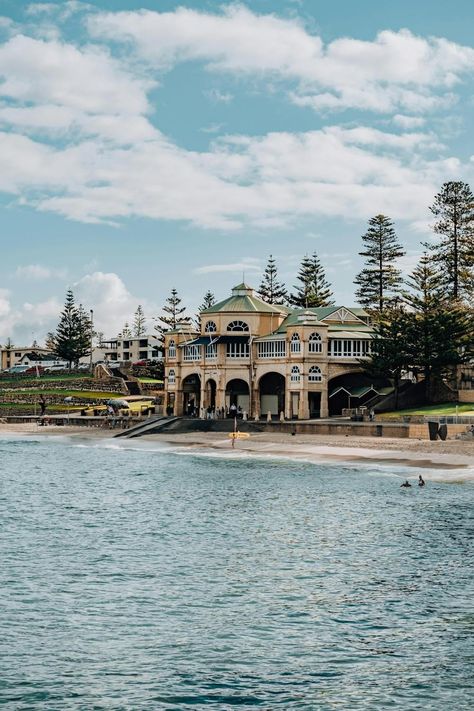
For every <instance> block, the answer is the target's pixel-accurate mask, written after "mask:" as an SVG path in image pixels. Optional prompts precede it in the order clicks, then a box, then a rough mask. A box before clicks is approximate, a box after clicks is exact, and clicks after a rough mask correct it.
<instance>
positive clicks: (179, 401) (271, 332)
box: [164, 283, 376, 419]
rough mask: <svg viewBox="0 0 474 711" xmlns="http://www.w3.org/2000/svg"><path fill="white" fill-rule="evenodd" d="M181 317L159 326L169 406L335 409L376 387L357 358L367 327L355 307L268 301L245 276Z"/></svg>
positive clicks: (363, 354)
mask: <svg viewBox="0 0 474 711" xmlns="http://www.w3.org/2000/svg"><path fill="white" fill-rule="evenodd" d="M200 321H201V329H200V330H196V329H194V328H193V327H191V326H190V325H189V323H183V324H178V326H177V328H176V329H174V330H171V331H168V332H166V334H165V340H164V347H165V394H166V406H167V411H168V412H169V413H171V412H173V413H174V414H176V415H185V414H191V413H194V414H196V413H198V414H200V415H201V416H203V414H204V413H205V411H206V410H207V408H211V409H212V410H213V411H214V410H218V411H220V412H223V411H224V412H228V411H229V409H230V407H231V406H232V405H235V406H236V407H237V408H238V409H240V410H241V411H242V412H244V411H245V412H246V413H247V414H248V416H249V417H252V418H261V417H267V416H268V413H270V414H271V416H272V417H281V416H282V415H281V413H283V416H284V417H285V418H286V419H307V418H313V417H327V416H328V415H330V414H340V413H341V411H342V409H343V408H345V407H354V406H357V405H360V404H361V403H363V402H364V399H368V398H370V397H373V396H374V395H375V394H376V387H375V386H374V385H373V384H371V383H370V382H369V380H368V378H367V376H366V375H365V374H364V369H363V366H362V364H361V363H362V362H363V360H364V358H367V357H368V356H369V354H370V352H371V341H372V338H373V330H372V327H371V325H370V319H369V315H368V314H367V312H366V311H364V310H363V309H361V308H358V307H357V308H349V307H345V306H327V307H324V308H308V309H292V308H288V307H286V306H280V305H273V304H268V303H266V302H265V301H262V299H260V298H258V297H257V296H256V295H255V292H254V290H253V289H252V288H251V287H250V286H248V285H247V284H245V283H242V284H239V285H238V286H236V287H234V288H233V289H232V293H231V295H230V296H229V297H228V298H227V299H224V300H223V301H220V302H219V303H217V304H215V305H213V306H211V307H210V308H208V309H205V310H204V311H202V312H201V313H200Z"/></svg>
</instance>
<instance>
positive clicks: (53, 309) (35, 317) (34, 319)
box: [23, 297, 62, 326]
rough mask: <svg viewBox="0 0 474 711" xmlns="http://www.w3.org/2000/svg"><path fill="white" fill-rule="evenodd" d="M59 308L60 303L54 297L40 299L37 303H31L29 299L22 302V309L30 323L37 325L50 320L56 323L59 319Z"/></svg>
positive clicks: (60, 306) (60, 308)
mask: <svg viewBox="0 0 474 711" xmlns="http://www.w3.org/2000/svg"><path fill="white" fill-rule="evenodd" d="M61 310H62V305H61V304H60V303H59V301H58V300H57V299H56V298H54V297H51V298H50V299H47V300H46V301H40V302H39V303H37V304H32V303H30V302H29V301H26V302H25V303H24V304H23V311H24V312H25V314H27V315H28V317H29V320H30V323H35V324H36V325H38V326H41V325H43V324H45V323H50V322H51V321H54V322H55V323H56V322H57V321H58V320H59V315H60V313H61Z"/></svg>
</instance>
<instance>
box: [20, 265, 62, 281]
mask: <svg viewBox="0 0 474 711" xmlns="http://www.w3.org/2000/svg"><path fill="white" fill-rule="evenodd" d="M15 275H16V276H17V277H20V278H21V279H64V278H65V277H66V275H67V270H66V269H52V268H50V267H44V266H42V265H41V264H28V265H26V266H24V267H18V268H17V270H16V272H15Z"/></svg>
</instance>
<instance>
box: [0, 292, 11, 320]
mask: <svg viewBox="0 0 474 711" xmlns="http://www.w3.org/2000/svg"><path fill="white" fill-rule="evenodd" d="M9 295H10V292H9V291H8V289H0V318H5V317H6V316H8V314H9V313H10V311H11V305H10V299H9ZM0 327H1V322H0Z"/></svg>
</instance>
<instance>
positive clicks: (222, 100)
mask: <svg viewBox="0 0 474 711" xmlns="http://www.w3.org/2000/svg"><path fill="white" fill-rule="evenodd" d="M204 94H205V95H206V96H207V98H208V99H210V100H211V101H212V102H214V103H215V104H230V102H231V101H232V99H233V98H234V96H233V94H231V93H230V92H229V91H220V89H209V90H208V91H205V92H204Z"/></svg>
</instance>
